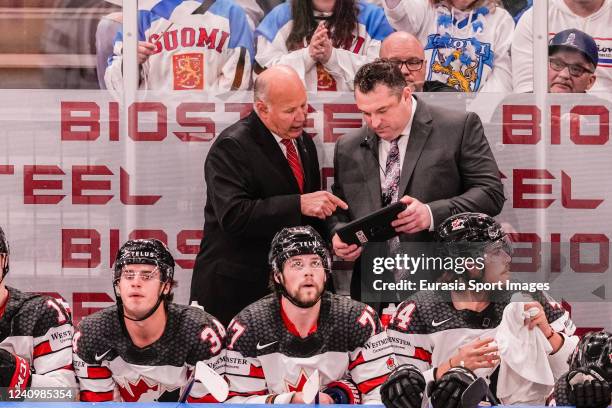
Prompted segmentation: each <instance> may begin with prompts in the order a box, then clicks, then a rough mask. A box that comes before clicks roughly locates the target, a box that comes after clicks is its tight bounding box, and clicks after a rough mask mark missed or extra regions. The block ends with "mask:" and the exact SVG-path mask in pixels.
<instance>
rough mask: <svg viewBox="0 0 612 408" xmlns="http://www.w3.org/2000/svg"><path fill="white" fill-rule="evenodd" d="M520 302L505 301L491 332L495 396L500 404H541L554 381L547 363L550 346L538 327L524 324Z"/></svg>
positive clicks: (522, 305) (523, 314) (526, 315)
mask: <svg viewBox="0 0 612 408" xmlns="http://www.w3.org/2000/svg"><path fill="white" fill-rule="evenodd" d="M524 305H525V303H524V302H511V303H510V304H508V306H506V308H505V309H504V315H503V317H502V321H501V323H500V325H499V327H498V328H497V333H496V334H495V341H496V342H497V345H498V347H499V353H500V368H499V377H498V380H497V396H498V397H499V399H500V400H501V401H502V403H503V404H504V405H514V404H525V405H545V402H546V397H547V396H548V395H549V394H550V392H551V391H552V390H553V388H554V384H555V379H554V377H553V373H552V370H551V368H550V364H549V363H548V355H549V354H550V353H551V352H552V346H551V345H550V343H549V342H548V340H547V339H546V336H544V333H542V331H541V330H539V329H538V328H537V327H535V328H534V329H533V330H529V327H528V326H527V325H525V324H524V321H525V318H526V317H529V313H527V312H525V311H524Z"/></svg>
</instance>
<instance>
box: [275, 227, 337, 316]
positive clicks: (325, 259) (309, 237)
mask: <svg viewBox="0 0 612 408" xmlns="http://www.w3.org/2000/svg"><path fill="white" fill-rule="evenodd" d="M306 254H313V255H318V256H319V257H320V258H321V262H322V263H323V269H324V270H325V274H326V275H327V276H328V277H329V275H330V274H331V262H332V259H331V255H330V253H329V250H328V249H327V245H326V244H325V241H323V238H321V236H320V235H319V233H318V232H317V231H316V230H315V229H314V228H312V227H311V226H310V225H306V226H299V227H287V228H283V229H282V230H280V231H279V232H277V233H276V235H275V236H274V238H273V239H272V245H271V246H270V252H269V253H268V263H269V264H270V267H271V274H270V283H271V286H272V288H273V289H274V291H275V292H276V293H278V294H281V295H283V296H285V297H286V298H287V299H289V301H290V302H291V303H293V304H294V305H296V306H299V307H303V305H301V304H299V302H297V301H296V300H295V299H293V297H291V296H290V295H289V294H288V293H287V291H286V290H285V287H284V286H283V284H282V283H279V282H277V280H276V279H275V276H276V275H282V273H283V266H284V265H285V262H286V261H287V260H288V259H289V258H291V257H293V256H297V255H306ZM279 281H282V279H279Z"/></svg>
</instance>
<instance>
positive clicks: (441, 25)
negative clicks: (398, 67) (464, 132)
mask: <svg viewBox="0 0 612 408" xmlns="http://www.w3.org/2000/svg"><path fill="white" fill-rule="evenodd" d="M394 3H397V1H394V0H386V1H385V13H386V14H387V18H388V19H389V22H390V23H391V25H392V26H393V28H395V29H396V30H401V31H407V32H409V33H412V34H414V35H415V36H416V37H417V38H418V39H419V41H420V42H421V44H423V46H424V47H425V59H426V60H427V77H426V78H425V79H426V80H428V81H430V80H438V81H441V82H443V83H445V84H447V85H450V86H453V87H455V88H456V89H458V90H460V91H463V92H476V91H485V92H509V91H512V73H511V62H510V55H509V52H510V45H511V43H512V33H513V31H514V21H513V20H512V17H511V16H510V14H508V12H507V11H506V10H504V9H503V8H500V7H497V8H496V9H495V11H494V12H489V10H488V9H487V8H485V7H481V8H479V9H475V10H470V11H461V10H458V9H456V8H451V9H450V10H449V9H448V8H446V7H445V6H442V5H439V6H436V7H435V8H434V7H432V6H431V5H430V3H429V0H401V1H400V2H399V4H397V5H396V6H395V4H394Z"/></svg>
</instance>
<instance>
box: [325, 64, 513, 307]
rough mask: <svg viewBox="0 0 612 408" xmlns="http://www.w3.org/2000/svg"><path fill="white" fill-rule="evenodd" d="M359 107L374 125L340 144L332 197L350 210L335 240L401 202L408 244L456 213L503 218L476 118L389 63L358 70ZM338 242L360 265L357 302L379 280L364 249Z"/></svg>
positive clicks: (337, 220)
mask: <svg viewBox="0 0 612 408" xmlns="http://www.w3.org/2000/svg"><path fill="white" fill-rule="evenodd" d="M355 101H356V104H357V107H358V108H359V110H360V111H361V112H362V114H363V118H364V120H365V122H366V124H367V126H366V127H363V128H361V129H359V130H357V131H355V132H353V133H349V134H347V135H344V136H343V137H341V138H340V139H339V140H338V141H337V144H336V149H335V153H334V171H335V175H334V185H333V187H332V191H333V193H334V194H335V195H337V196H338V197H339V198H341V199H342V200H344V201H346V203H347V204H348V205H349V209H348V210H339V211H337V212H336V213H335V214H333V215H332V217H330V219H329V220H328V222H329V223H330V227H331V229H332V234H334V232H335V231H336V230H337V229H338V228H339V227H341V226H343V225H344V224H346V223H347V222H349V221H351V220H354V219H357V218H360V217H363V216H364V215H367V214H369V213H371V212H372V211H375V210H377V209H380V208H382V207H383V206H386V205H388V204H390V203H393V202H395V201H401V202H403V203H405V204H406V205H407V208H406V209H405V210H404V211H402V212H401V213H400V214H399V215H398V217H397V219H396V220H395V221H393V222H392V226H393V227H395V229H396V231H397V232H399V233H400V236H399V240H400V241H403V242H406V241H412V242H428V241H431V240H432V231H433V230H434V228H435V227H437V226H438V225H440V223H441V222H442V221H443V220H445V219H446V218H447V217H449V216H450V215H452V214H457V213H461V212H466V211H470V212H483V213H486V214H489V215H491V216H493V215H497V214H499V212H500V211H501V209H502V206H503V203H504V200H505V199H504V193H503V187H502V184H501V180H500V176H499V169H498V167H497V163H496V162H495V159H494V157H493V153H492V152H491V149H490V147H489V144H488V142H487V139H486V137H485V135H484V131H483V127H482V124H481V122H480V119H479V117H478V116H477V115H476V114H475V113H471V112H468V113H465V112H458V111H452V110H448V109H445V108H441V107H436V106H432V105H428V104H426V103H425V102H424V101H423V100H420V99H417V98H416V97H415V96H413V95H412V92H411V89H410V87H409V86H407V84H406V82H405V79H404V77H403V75H402V73H401V71H400V70H399V68H398V67H397V65H396V64H394V63H393V62H391V61H388V60H377V61H375V62H372V63H369V64H366V65H364V66H362V67H361V68H360V69H359V71H358V72H357V74H356V76H355ZM332 244H333V248H334V252H335V254H336V255H337V256H339V257H341V258H343V259H345V260H349V261H352V260H357V261H356V262H355V268H354V271H353V277H352V280H351V296H352V297H353V298H356V299H361V282H360V280H361V278H362V272H363V278H365V279H366V280H365V281H364V284H365V282H369V280H368V277H367V276H366V275H370V276H371V275H372V273H371V271H365V270H364V271H362V270H361V266H362V265H361V262H360V261H359V259H358V258H359V256H360V255H361V252H362V249H363V247H357V246H356V245H350V246H349V245H347V244H346V243H344V242H342V240H341V239H340V238H339V237H338V235H337V234H334V235H333V238H332ZM398 245H399V242H398ZM396 280H397V277H396ZM368 284H369V283H368Z"/></svg>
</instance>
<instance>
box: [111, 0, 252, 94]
mask: <svg viewBox="0 0 612 408" xmlns="http://www.w3.org/2000/svg"><path fill="white" fill-rule="evenodd" d="M138 19H139V22H138V23H139V24H138V29H139V32H138V39H139V46H138V62H139V64H140V75H141V80H140V88H141V89H160V90H175V91H177V90H188V91H194V90H204V91H210V92H223V91H230V90H239V89H247V88H249V87H250V84H251V58H252V57H253V34H252V31H251V29H250V28H249V23H248V20H247V17H246V14H245V12H244V10H243V9H242V8H241V7H240V6H238V5H236V3H234V2H232V1H229V0H214V1H212V2H209V1H205V2H202V3H200V2H198V1H170V0H168V1H161V2H160V3H158V4H157V5H155V6H154V7H153V8H152V9H151V10H140V11H139V15H138ZM122 40H123V35H122V32H119V34H118V36H117V40H116V41H115V46H114V54H115V55H114V57H113V58H112V60H111V61H109V66H108V68H107V69H106V74H105V77H104V79H105V81H106V86H107V87H108V89H112V90H121V89H122V88H123V58H122V55H123V41H122Z"/></svg>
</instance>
